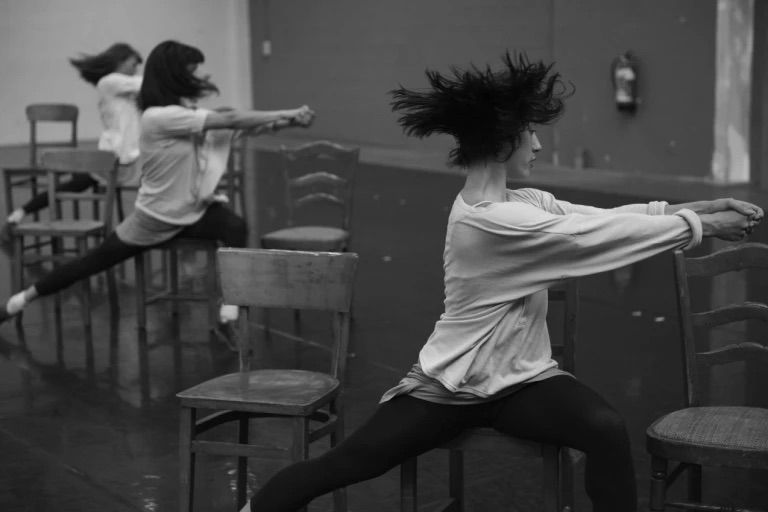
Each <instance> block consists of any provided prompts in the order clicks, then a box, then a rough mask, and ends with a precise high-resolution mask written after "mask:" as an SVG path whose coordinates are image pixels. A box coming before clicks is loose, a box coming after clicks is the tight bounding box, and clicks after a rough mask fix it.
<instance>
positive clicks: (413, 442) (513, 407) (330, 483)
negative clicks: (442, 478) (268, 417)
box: [251, 375, 637, 512]
mask: <svg viewBox="0 0 768 512" xmlns="http://www.w3.org/2000/svg"><path fill="white" fill-rule="evenodd" d="M480 426H486V427H493V428H495V429H497V430H499V431H501V432H504V433H507V434H509V435H512V436H515V437H520V438H525V439H531V440H535V441H543V442H548V443H559V444H563V445H565V446H570V447H573V448H576V449H578V450H581V451H583V452H584V453H585V454H586V469H585V480H586V490H587V494H588V495H589V497H590V499H591V500H592V505H593V510H594V511H595V512H634V511H635V510H636V508H637V491H636V488H635V486H636V483H635V474H634V466H633V463H632V455H631V452H630V446H629V437H628V436H627V432H626V428H625V426H624V422H623V420H622V419H621V417H620V416H619V415H618V413H617V412H616V411H615V410H614V409H613V408H612V407H611V406H610V405H609V404H608V403H607V402H606V401H605V400H604V399H603V398H602V397H600V396H599V395H598V394H597V393H595V392H594V391H592V390H591V389H589V388H588V387H586V386H585V385H583V384H581V383H580V382H579V381H577V380H576V379H574V378H572V377H569V376H566V375H562V376H556V377H552V378H549V379H545V380H543V381H540V382H535V383H532V384H529V385H527V386H525V387H524V388H523V389H521V390H519V391H517V392H515V393H513V394H512V395H509V396H506V397H504V398H501V399H499V400H494V401H492V402H487V403H484V404H477V405H443V404H435V403H432V402H426V401H424V400H419V399H417V398H413V397H410V396H399V397H396V398H394V399H392V400H390V401H389V402H385V403H384V404H382V405H380V406H379V407H378V409H377V410H376V411H375V412H374V414H373V416H371V418H369V419H368V421H367V422H366V423H365V424H363V425H362V426H361V427H360V428H359V429H357V430H356V431H355V432H353V433H352V435H350V436H349V437H348V438H347V439H345V440H344V441H342V442H341V443H340V444H339V445H338V446H336V447H335V448H333V449H331V450H329V451H328V452H326V453H325V454H324V455H322V456H320V457H318V458H316V459H311V460H308V461H303V462H298V463H296V464H293V465H291V466H288V467H287V468H285V469H283V470H281V471H280V472H278V473H277V474H276V475H275V476H274V477H273V478H272V479H271V480H269V481H268V482H267V483H266V484H265V485H264V487H262V488H261V489H260V490H259V491H258V492H257V493H256V494H255V495H254V496H253V498H252V499H251V511H252V512H294V511H295V510H297V509H298V508H300V507H302V506H305V505H307V504H308V503H309V502H310V501H311V500H312V499H313V498H315V497H317V496H320V495H322V494H326V493H328V492H330V491H333V490H334V489H338V488H340V487H344V486H347V485H349V484H353V483H356V482H360V481H363V480H367V479H370V478H373V477H376V476H379V475H382V474H384V473H385V472H387V471H388V470H390V469H391V468H393V467H395V466H397V465H398V464H400V463H402V462H404V461H405V460H407V459H408V458H410V457H413V456H415V455H418V454H421V453H423V452H426V451H429V450H430V449H432V448H434V447H436V446H438V445H440V444H442V443H444V442H446V441H448V440H450V439H452V438H453V437H455V436H456V435H457V434H459V433H460V432H461V431H462V430H464V429H466V428H470V427H480Z"/></svg>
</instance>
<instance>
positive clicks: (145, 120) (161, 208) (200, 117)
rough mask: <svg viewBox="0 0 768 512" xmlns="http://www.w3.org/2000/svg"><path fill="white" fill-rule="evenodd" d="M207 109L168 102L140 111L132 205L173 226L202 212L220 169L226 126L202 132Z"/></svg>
mask: <svg viewBox="0 0 768 512" xmlns="http://www.w3.org/2000/svg"><path fill="white" fill-rule="evenodd" d="M208 113H209V111H208V110H205V109H195V108H187V107H182V106H180V105H169V106H165V107H151V108H148V109H146V110H145V111H144V113H143V114H142V116H141V137H140V147H141V162H142V175H141V188H140V189H139V194H138V196H137V198H136V208H138V209H140V210H141V211H143V212H144V213H146V214H148V215H150V216H152V217H154V218H156V219H158V220H161V221H163V222H166V223H168V224H175V225H189V224H194V223H195V222H197V221H198V220H199V219H200V217H202V215H203V213H204V212H205V209H206V208H207V207H208V205H210V204H211V202H212V201H214V200H215V199H214V197H213V194H214V191H215V188H216V185H217V184H218V181H219V179H220V178H221V175H222V174H223V172H224V170H225V169H226V164H227V158H228V156H229V149H230V143H231V139H232V134H233V131H232V130H209V131H208V132H207V133H205V134H204V133H203V127H204V125H205V118H206V117H207V116H208Z"/></svg>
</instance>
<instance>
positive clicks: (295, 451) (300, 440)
mask: <svg viewBox="0 0 768 512" xmlns="http://www.w3.org/2000/svg"><path fill="white" fill-rule="evenodd" d="M307 458H309V418H305V417H303V416H299V417H296V418H293V446H292V447H291V459H292V460H293V461H294V462H300V461H302V460H307ZM298 512H307V507H302V508H300V509H299V510H298Z"/></svg>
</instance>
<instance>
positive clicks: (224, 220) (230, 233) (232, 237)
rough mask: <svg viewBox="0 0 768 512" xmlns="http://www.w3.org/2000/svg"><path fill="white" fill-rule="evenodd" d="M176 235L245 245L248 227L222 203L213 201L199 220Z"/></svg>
mask: <svg viewBox="0 0 768 512" xmlns="http://www.w3.org/2000/svg"><path fill="white" fill-rule="evenodd" d="M177 236H178V237H180V238H202V239H205V240H219V241H220V242H221V243H223V244H224V246H225V247H245V246H246V242H247V239H248V228H247V226H246V224H245V220H244V219H243V218H242V217H240V216H239V215H237V214H236V213H235V212H233V211H232V210H230V209H229V208H228V207H226V206H224V204H222V203H213V204H211V205H210V206H209V207H208V208H207V209H206V210H205V213H204V214H203V216H202V217H201V218H200V220H198V221H197V222H195V223H194V224H192V225H191V226H187V227H185V228H184V229H183V230H182V231H181V233H179V234H178V235H177Z"/></svg>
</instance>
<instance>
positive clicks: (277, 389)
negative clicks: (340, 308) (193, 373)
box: [176, 369, 340, 416]
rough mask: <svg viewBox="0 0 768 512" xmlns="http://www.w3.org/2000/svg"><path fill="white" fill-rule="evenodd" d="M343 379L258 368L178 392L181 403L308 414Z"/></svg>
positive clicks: (252, 410)
mask: <svg viewBox="0 0 768 512" xmlns="http://www.w3.org/2000/svg"><path fill="white" fill-rule="evenodd" d="M339 385H340V384H339V381H338V380H337V379H334V378H333V377H331V376H330V375H327V374H324V373H317V372H311V371H306V370H292V369H279V370H271V369H270V370H254V371H251V372H238V373H230V374H228V375H222V376H221V377H216V378H214V379H211V380H208V381H206V382H203V383H201V384H198V385H197V386H193V387H191V388H189V389H186V390H184V391H182V392H181V393H178V394H177V395H176V396H178V397H179V398H180V399H181V405H182V406H186V407H203V408H209V409H227V410H229V409H236V410H240V411H247V412H255V413H269V414H279V415H285V416H308V415H310V414H311V413H312V412H314V411H316V410H317V408H318V407H321V406H322V405H324V404H326V403H328V402H329V401H330V400H331V399H332V398H333V397H334V396H336V394H337V393H338V391H339Z"/></svg>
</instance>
